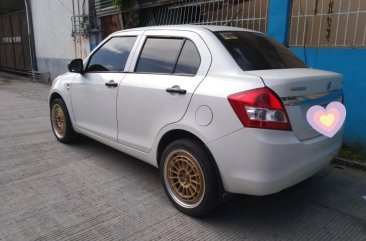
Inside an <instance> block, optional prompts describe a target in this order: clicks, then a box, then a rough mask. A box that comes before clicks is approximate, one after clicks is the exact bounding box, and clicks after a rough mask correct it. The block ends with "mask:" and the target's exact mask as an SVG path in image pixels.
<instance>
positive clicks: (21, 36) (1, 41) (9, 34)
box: [0, 11, 32, 71]
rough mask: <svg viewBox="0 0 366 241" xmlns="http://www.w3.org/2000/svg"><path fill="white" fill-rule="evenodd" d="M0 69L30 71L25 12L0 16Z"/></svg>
mask: <svg viewBox="0 0 366 241" xmlns="http://www.w3.org/2000/svg"><path fill="white" fill-rule="evenodd" d="M0 67H1V68H5V69H11V70H20V71H27V70H31V69H32V66H31V55H30V42H29V38H28V27H27V17H26V12H25V11H19V12H15V13H11V14H8V15H0Z"/></svg>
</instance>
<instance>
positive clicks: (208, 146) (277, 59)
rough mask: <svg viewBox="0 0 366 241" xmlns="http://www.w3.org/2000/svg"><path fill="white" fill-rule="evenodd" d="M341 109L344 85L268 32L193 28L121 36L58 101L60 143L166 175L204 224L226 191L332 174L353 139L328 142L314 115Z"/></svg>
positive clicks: (71, 78) (99, 51) (263, 191)
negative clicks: (315, 110) (123, 156)
mask: <svg viewBox="0 0 366 241" xmlns="http://www.w3.org/2000/svg"><path fill="white" fill-rule="evenodd" d="M332 101H342V77H341V75H339V74H337V73H333V72H327V71H321V70H315V69H311V68H308V67H307V66H306V64H304V63H303V62H302V61H301V60H300V59H298V58H297V57H296V56H295V55H294V54H293V53H291V51H290V50H288V49H287V48H286V47H284V46H282V45H281V44H279V43H277V42H276V41H275V40H273V39H271V38H270V37H268V36H266V35H265V34H263V33H259V32H255V31H251V30H247V29H241V28H234V27H225V26H191V25H180V26H155V27H146V28H137V29H129V30H124V31H119V32H116V33H114V34H112V35H111V36H109V37H108V38H107V39H105V40H104V41H103V42H102V43H101V44H100V45H99V46H98V47H97V48H96V49H95V50H94V51H93V52H92V53H91V54H90V55H89V57H87V58H86V59H85V60H84V61H82V60H81V59H75V60H73V61H71V63H70V64H69V72H68V73H66V74H64V75H62V76H59V77H58V78H56V79H55V80H54V82H53V85H52V89H51V91H50V96H49V105H50V115H51V124H52V129H53V132H54V134H55V136H56V138H57V139H58V140H59V141H61V142H63V143H69V142H72V141H74V140H75V139H76V138H77V136H78V135H79V134H82V135H86V136H88V137H90V138H93V139H95V140H97V141H100V142H102V143H104V144H106V145H108V146H111V147H114V148H116V149H118V150H120V151H122V152H124V153H127V154H129V155H131V156H134V157H136V158H138V159H141V160H143V161H145V162H147V163H149V164H151V165H154V166H156V167H158V168H160V172H161V180H162V184H163V187H164V190H165V192H166V194H167V196H168V197H169V199H170V200H171V202H172V203H173V204H174V205H175V206H176V207H177V208H178V209H179V210H181V211H182V212H184V213H186V214H189V215H194V216H199V215H204V214H206V213H208V212H209V211H211V210H213V209H214V208H215V207H216V206H217V205H218V204H219V202H220V200H221V199H222V197H223V196H224V194H225V193H241V194H250V195H268V194H272V193H276V192H279V191H281V190H283V189H285V188H287V187H290V186H292V185H294V184H296V183H299V182H301V181H303V180H305V179H306V178H308V177H310V176H311V175H313V174H314V173H316V172H318V171H319V170H320V169H321V168H322V167H324V166H325V165H327V164H328V163H329V162H330V161H331V160H332V158H333V157H334V156H335V155H336V153H337V152H338V150H339V148H340V146H341V140H342V133H341V132H339V133H338V134H336V135H335V136H334V137H333V138H328V137H325V136H323V135H320V134H319V133H318V132H316V131H315V130H313V129H312V128H311V127H310V126H309V124H308V123H307V120H306V112H307V110H308V109H309V108H310V107H311V106H313V105H326V104H328V103H330V102H332Z"/></svg>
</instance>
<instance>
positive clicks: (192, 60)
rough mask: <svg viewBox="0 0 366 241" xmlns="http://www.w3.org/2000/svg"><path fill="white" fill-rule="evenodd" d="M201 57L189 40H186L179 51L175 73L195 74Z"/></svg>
mask: <svg viewBox="0 0 366 241" xmlns="http://www.w3.org/2000/svg"><path fill="white" fill-rule="evenodd" d="M200 63H201V57H200V54H199V53H198V50H197V48H196V46H195V45H194V44H193V42H192V41H191V40H188V39H187V40H186V41H185V43H184V46H183V49H182V52H181V53H180V56H179V59H178V62H177V66H176V67H175V70H174V73H175V74H186V75H195V74H196V73H197V70H198V68H199V67H200Z"/></svg>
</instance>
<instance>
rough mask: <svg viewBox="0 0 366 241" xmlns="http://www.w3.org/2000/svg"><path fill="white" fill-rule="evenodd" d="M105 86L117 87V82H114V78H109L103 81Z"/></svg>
mask: <svg viewBox="0 0 366 241" xmlns="http://www.w3.org/2000/svg"><path fill="white" fill-rule="evenodd" d="M105 86H108V87H117V86H118V83H115V82H114V80H110V81H109V82H107V83H105Z"/></svg>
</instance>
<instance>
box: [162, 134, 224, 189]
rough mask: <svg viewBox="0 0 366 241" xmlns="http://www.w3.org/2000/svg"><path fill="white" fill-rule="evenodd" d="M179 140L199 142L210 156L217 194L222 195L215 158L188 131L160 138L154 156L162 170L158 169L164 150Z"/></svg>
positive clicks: (197, 138) (221, 185) (220, 180)
mask: <svg viewBox="0 0 366 241" xmlns="http://www.w3.org/2000/svg"><path fill="white" fill-rule="evenodd" d="M180 139H193V140H196V141H198V142H200V143H201V144H202V145H203V146H204V147H205V150H206V152H207V154H208V155H209V156H210V158H209V159H210V160H211V161H212V164H213V166H214V169H215V174H216V178H217V181H218V185H219V187H218V189H219V191H220V193H219V194H220V195H221V194H222V193H224V187H223V183H222V179H221V174H220V170H219V168H218V166H217V164H216V161H215V158H214V157H213V155H212V153H211V151H210V150H209V149H208V147H207V146H206V144H205V143H204V142H203V141H202V140H201V139H200V138H199V137H197V136H196V135H194V134H192V133H191V132H189V131H185V130H181V129H175V130H170V131H168V132H167V133H165V134H164V135H163V136H162V138H161V139H160V141H159V144H158V148H157V154H156V161H157V165H158V167H159V168H162V167H160V159H161V157H162V154H163V152H164V149H165V148H166V147H167V146H168V145H169V144H170V143H172V142H173V141H176V140H180Z"/></svg>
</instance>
